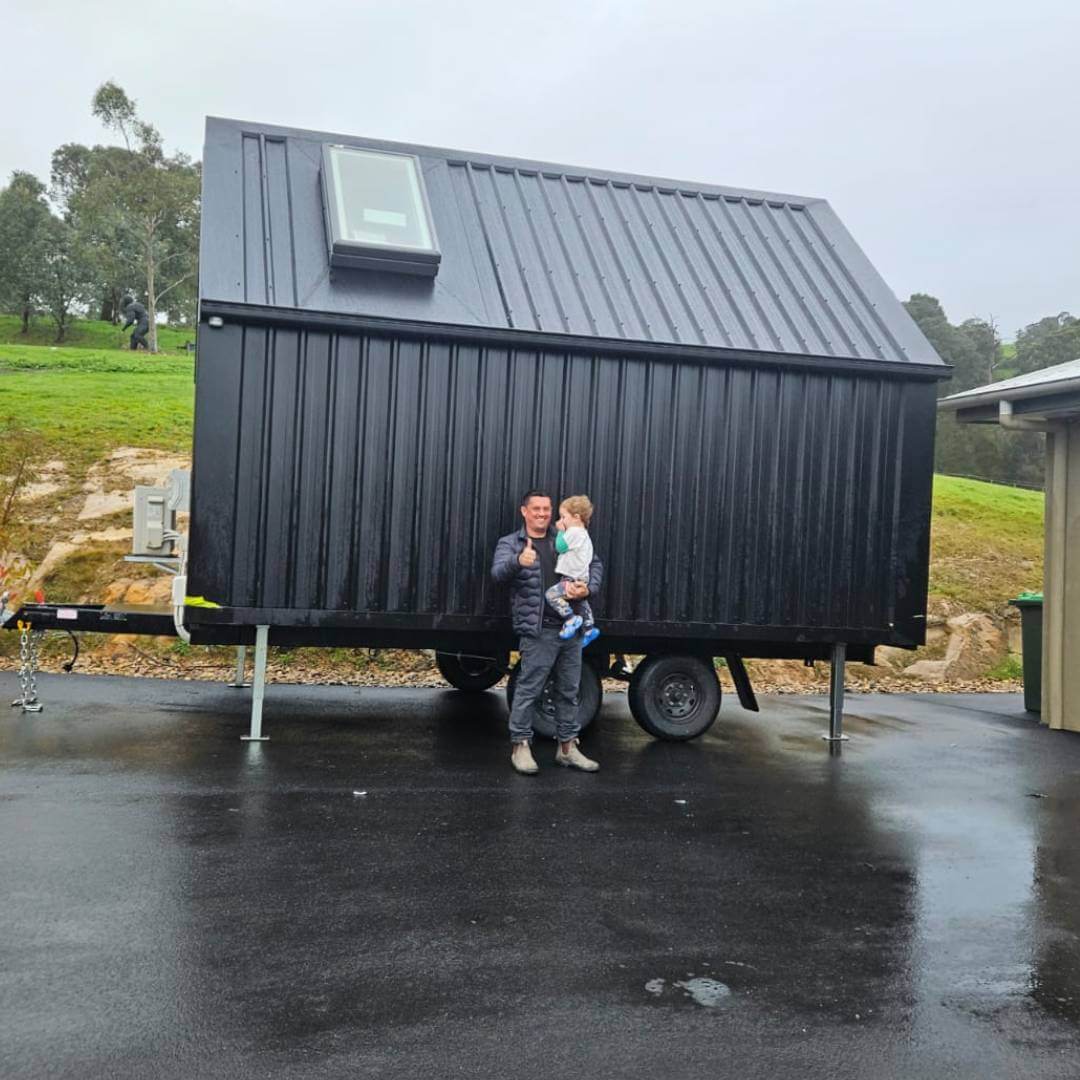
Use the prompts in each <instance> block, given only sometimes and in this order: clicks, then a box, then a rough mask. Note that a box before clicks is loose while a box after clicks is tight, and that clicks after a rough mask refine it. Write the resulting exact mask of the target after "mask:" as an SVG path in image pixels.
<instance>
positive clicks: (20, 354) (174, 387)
mask: <svg viewBox="0 0 1080 1080" xmlns="http://www.w3.org/2000/svg"><path fill="white" fill-rule="evenodd" d="M194 397H195V382H194V360H193V359H192V358H191V356H190V355H188V354H186V353H185V354H180V355H175V356H148V355H147V354H145V353H132V352H121V351H120V350H115V351H101V350H97V349H81V348H54V347H47V346H33V345H15V346H13V345H0V423H11V422H13V423H15V424H18V425H20V426H22V427H27V428H33V429H34V430H36V431H38V432H40V434H41V435H42V437H43V438H44V440H45V443H46V446H47V450H48V454H49V456H51V457H57V458H62V459H63V460H65V461H68V462H70V463H71V464H72V465H73V466H75V467H76V468H78V467H81V466H86V465H89V464H90V463H91V462H93V461H96V460H98V459H99V458H102V457H104V456H105V455H106V454H107V453H108V452H109V451H110V450H112V449H113V448H115V447H117V446H145V447H154V448H158V449H162V450H170V451H181V452H182V451H187V450H190V448H191V424H192V411H193V408H194Z"/></svg>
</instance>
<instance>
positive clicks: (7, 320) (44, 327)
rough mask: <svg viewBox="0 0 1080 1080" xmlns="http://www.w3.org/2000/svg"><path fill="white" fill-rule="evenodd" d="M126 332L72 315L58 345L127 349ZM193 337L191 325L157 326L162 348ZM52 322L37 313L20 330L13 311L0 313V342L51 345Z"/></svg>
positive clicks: (177, 348) (53, 337) (180, 344)
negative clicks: (61, 341) (9, 313)
mask: <svg viewBox="0 0 1080 1080" xmlns="http://www.w3.org/2000/svg"><path fill="white" fill-rule="evenodd" d="M130 334H131V331H130V329H129V330H128V331H127V333H124V334H121V332H120V327H119V326H113V325H112V324H111V323H107V322H98V321H97V320H94V319H76V320H75V321H74V322H73V323H72V324H71V326H69V327H68V331H67V336H66V338H65V340H64V344H63V346H61V347H62V348H68V349H70V348H76V349H117V350H119V349H129V344H128V338H129V336H130ZM194 340H195V327H193V326H179V327H176V326H159V327H158V348H159V349H161V350H162V351H164V352H176V351H182V350H183V348H184V343H185V342H188V341H194ZM55 344H56V324H55V323H54V322H53V321H52V319H50V318H48V317H46V316H42V315H39V316H37V317H36V318H35V319H34V320H33V321H32V322H31V323H30V329H29V331H28V333H26V334H24V333H23V332H22V320H21V319H20V318H19V317H18V316H17V315H0V346H3V345H55Z"/></svg>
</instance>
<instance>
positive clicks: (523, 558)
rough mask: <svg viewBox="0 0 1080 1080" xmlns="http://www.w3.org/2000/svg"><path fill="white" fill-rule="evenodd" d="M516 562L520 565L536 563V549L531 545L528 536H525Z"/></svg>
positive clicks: (533, 564)
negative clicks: (523, 545) (523, 546)
mask: <svg viewBox="0 0 1080 1080" xmlns="http://www.w3.org/2000/svg"><path fill="white" fill-rule="evenodd" d="M518 563H519V564H520V565H521V566H535V565H536V549H535V548H534V547H533V546H532V539H531V538H530V537H528V536H526V537H525V548H524V550H523V551H522V552H521V554H520V555H519V556H518Z"/></svg>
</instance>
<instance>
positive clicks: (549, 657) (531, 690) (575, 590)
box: [491, 490, 604, 776]
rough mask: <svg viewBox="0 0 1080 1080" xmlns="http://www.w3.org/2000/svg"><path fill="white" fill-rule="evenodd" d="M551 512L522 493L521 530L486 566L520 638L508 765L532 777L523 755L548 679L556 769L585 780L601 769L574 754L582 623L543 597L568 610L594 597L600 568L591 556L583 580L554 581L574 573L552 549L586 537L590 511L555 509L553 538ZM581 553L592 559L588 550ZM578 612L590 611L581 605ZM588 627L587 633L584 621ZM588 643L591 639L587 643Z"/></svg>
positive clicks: (567, 506)
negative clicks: (505, 592)
mask: <svg viewBox="0 0 1080 1080" xmlns="http://www.w3.org/2000/svg"><path fill="white" fill-rule="evenodd" d="M551 512H552V506H551V496H550V495H548V494H547V492H544V491H539V490H532V491H527V492H526V493H525V495H524V496H523V497H522V500H521V517H522V521H523V524H522V527H521V528H520V529H518V530H517V531H516V532H512V533H509V534H507V535H506V536H504V537H502V538H501V539H500V540H499V542H498V544H497V545H496V547H495V558H494V561H493V563H492V566H491V576H492V578H493V579H494V580H495V581H496V582H497V583H498V584H500V585H509V586H510V613H511V617H512V620H513V626H514V632H515V633H516V634H518V635H519V637H520V644H519V646H518V648H519V650H520V653H521V665H520V668H519V670H518V678H517V688H516V691H515V693H514V705H513V708H512V709H511V711H510V741H511V744H512V750H511V755H510V763H511V765H512V766H513V767H514V769H516V770H517V771H518V772H519V773H523V774H525V775H529V776H531V775H534V774H536V773H537V772H539V769H538V768H537V765H536V761H535V759H534V758H533V755H532V750H531V749H530V743H531V742H532V737H533V730H532V711H533V707H534V706H535V705H536V703H537V702H538V701H539V699H540V696H541V694H542V693H543V690H544V685H545V684H546V683H547V681H548V678H549V677H552V691H553V692H552V697H553V700H554V703H555V725H556V737H557V739H558V741H559V748H558V750H557V751H556V753H555V760H556V762H557V763H558V764H560V765H566V766H569V767H571V768H575V769H582V770H584V771H585V772H595V771H596V770H597V769H598V768H599V767H600V766H599V765H597V763H596V762H595V761H592V760H590V759H589V758H587V757H586V756H585V755H584V754H583V753H582V752H581V750H580V749H579V748H578V738H577V737H578V732H579V731H580V726H579V724H578V722H577V709H578V686H579V684H580V682H581V650H582V647H583V640H582V638H581V636H580V635H579V634H578V633H577V631H578V630H579V629H580V628H581V626H582V619H581V618H576V623H575V622H574V621H573V618H572V617H571V618H570V619H569V620H568V618H566V617H564V615H562V614H560V610H559V609H557V608H555V607H552V606H551V604H550V603H548V602H545V596H546V594H547V593H549V591H551V590H552V589H556V590H557V593H556V595H561V596H562V597H564V598H565V601H566V602H568V603H569V604H570V605H571V607H574V606H575V602H580V601H585V600H586V599H587V598H588V597H589V596H590V595H591V596H595V595H596V594H597V593H598V592H599V589H600V584H601V581H602V580H603V574H604V568H603V564H602V563H601V562H600V559H599V558H598V557H596V556H595V554H593V555H592V556H591V560H590V561H589V563H588V578H587V580H577V579H576V578H577V574H575V575H574V577H573V578H571V577H569V576H561V575H560V573H559V572H557V570H556V566H557V565H562V566H564V567H565V566H566V565H571V566H576V564H574V563H573V561H572V560H571V561H570V562H569V563H567V562H566V561H564V560H566V554H567V552H568V547H567V544H566V542H565V540H563V541H561V542H559V543H558V544H557V541H559V537H560V536H561V535H562V534H563V533H564V532H567V533H568V532H569V531H570V529H576V530H577V531H578V532H585V529H586V528H587V526H588V521H589V518H590V517H591V514H592V504H591V503H590V502H589V500H588V499H587V498H585V497H584V496H574V497H572V498H571V499H568V500H566V501H565V502H564V503H563V504H562V506H561V507H560V520H559V526H560V527H559V529H558V530H556V529H554V528H552V527H551ZM585 538H586V539H587V533H586V537H585ZM572 542H573V543H574V545H575V550H576V551H578V552H580V550H581V548H580V546H579V542H580V541H579V539H578V538H577V537H576V536H575V538H574V540H573V541H572ZM588 550H589V551H591V542H590V544H589V548H588ZM578 606H579V608H580V605H578ZM584 610H586V611H587V610H589V609H588V605H585V606H584ZM589 623H590V626H591V614H590V616H589ZM571 626H572V630H571V629H570V627H571ZM595 636H596V635H595V633H593V634H592V635H591V636H590V637H589V639H588V640H589V641H591V640H592V638H593V637H595ZM584 643H585V644H587V643H588V642H584Z"/></svg>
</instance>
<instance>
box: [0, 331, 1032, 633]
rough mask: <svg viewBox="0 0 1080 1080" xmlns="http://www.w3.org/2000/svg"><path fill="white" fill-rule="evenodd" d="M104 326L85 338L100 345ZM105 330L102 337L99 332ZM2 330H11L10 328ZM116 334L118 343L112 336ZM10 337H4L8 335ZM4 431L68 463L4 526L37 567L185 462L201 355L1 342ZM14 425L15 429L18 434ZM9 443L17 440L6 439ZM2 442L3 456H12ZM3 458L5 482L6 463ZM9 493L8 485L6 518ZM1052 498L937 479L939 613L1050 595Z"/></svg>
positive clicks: (124, 519)
mask: <svg viewBox="0 0 1080 1080" xmlns="http://www.w3.org/2000/svg"><path fill="white" fill-rule="evenodd" d="M102 325H103V324H93V325H90V326H87V327H83V328H81V329H84V330H85V340H100V339H101V335H102V331H101V329H100V327H101V326H102ZM95 326H96V327H97V329H95ZM0 329H2V327H0ZM107 332H110V333H115V331H114V330H113V329H112V328H108V331H107ZM0 337H2V334H0ZM0 402H2V404H0V424H5V423H7V425H8V431H9V432H10V431H12V430H16V431H18V429H25V430H29V431H33V432H37V433H38V437H39V438H40V441H41V445H40V452H39V454H38V461H39V463H41V462H44V461H46V460H48V461H50V462H51V463H52V465H53V466H56V465H57V463H62V464H63V470H62V471H63V476H64V480H63V484H62V485H61V487H60V489H59V490H58V491H56V493H55V494H54V495H52V496H50V499H51V501H49V502H46V501H44V500H39V502H37V503H34V504H32V505H33V508H34V510H33V514H32V515H31V514H28V513H25V512H24V513H22V514H20V512H19V508H18V506H16V509H15V512H14V513H13V514H12V515H11V519H10V520H9V522H8V523H7V525H6V526H0V557H3V555H4V553H5V552H8V553H10V552H12V551H17V552H19V553H22V554H23V555H25V556H26V558H27V559H28V560H30V561H31V562H32V563H34V562H38V561H40V560H41V559H43V558H44V556H45V554H46V552H47V551H48V550H49V547H50V546H51V544H52V543H53V542H54V540H56V539H58V538H60V537H61V536H62V535H63V530H64V529H67V532H68V533H69V534H70V532H71V529H72V525H73V522H74V519H75V517H76V516H77V513H78V508H79V507H80V506H81V504H82V502H81V501H82V500H83V499H84V498H85V491H86V488H87V484H86V478H87V475H88V470H90V469H91V466H93V465H94V463H95V462H101V461H102V460H103V459H105V458H106V457H107V456H108V455H109V454H110V452H112V451H114V450H116V449H117V448H119V447H148V448H153V449H155V450H159V451H163V452H172V453H187V452H189V451H190V445H191V425H192V414H193V406H194V362H193V359H192V356H191V354H189V353H186V352H185V353H181V354H174V355H158V356H149V355H146V354H144V353H132V352H130V351H126V350H122V349H119V348H115V347H112V348H105V349H102V348H85V347H78V346H69V347H64V348H56V347H51V346H34V345H26V344H10V343H7V344H5V343H3V342H2V341H0ZM12 424H14V425H16V426H15V428H12ZM8 442H9V443H10V440H8ZM3 445H4V444H3V442H0V446H3ZM5 452H7V453H8V454H9V456H8V460H9V461H10V447H9V449H8V451H5V450H2V449H0V474H3V473H4V471H5V469H4V453H5ZM3 496H4V486H3V481H2V477H0V510H2V504H3ZM108 524H110V525H113V526H114V527H121V526H123V525H127V526H128V527H129V526H130V511H119V510H118V511H116V513H115V514H114V517H113V519H112V520H110V521H109V522H108ZM1042 545H1043V499H1042V495H1041V494H1040V493H1039V492H1032V491H1025V490H1021V489H1018V488H1010V487H1004V486H1001V485H996V484H987V483H982V482H980V481H976V480H964V479H958V478H955V477H948V476H937V477H935V480H934V505H933V529H932V540H931V569H930V596H931V610H932V611H935V610H936V611H937V612H938V613H939V614H946V615H950V614H955V613H959V612H987V613H992V614H994V615H995V617H1000V615H1001V614H1002V612H1003V611H1004V610H1006V608H1005V603H1006V601H1007V600H1008V599H1009V598H1010V597H1012V596H1015V595H1016V594H1017V593H1018V592H1021V591H1023V590H1025V589H1038V588H1041V585H1042ZM122 546H123V545H122V544H119V543H117V544H113V545H112V546H109V545H103V546H102V548H101V551H100V559H99V560H98V562H97V563H95V562H94V559H93V557H92V555H93V553H92V552H89V551H88V552H86V553H82V552H80V558H81V560H82V562H81V564H80V570H79V573H78V575H77V576H76V577H72V575H71V573H70V572H58V573H57V575H56V576H55V577H54V579H53V583H54V584H55V585H56V586H58V587H59V586H60V585H63V586H64V590H65V594H64V595H62V596H61V595H59V594H58V592H57V591H55V590H54V591H52V592H50V596H52V597H54V598H56V599H65V600H71V601H73V602H74V601H76V600H78V599H80V597H78V596H74V595H67V590H72V589H75V588H76V581H78V582H80V583H81V587H82V588H83V589H85V590H86V598H88V599H94V598H100V597H101V595H102V593H101V590H102V589H103V588H104V586H105V585H106V584H107V583H108V580H109V575H110V574H113V573H116V572H118V571H117V568H118V567H119V568H120V571H123V567H124V565H125V564H123V563H122V561H118V558H121V557H122V552H120V554H119V555H118V552H119V548H120V547H122Z"/></svg>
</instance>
